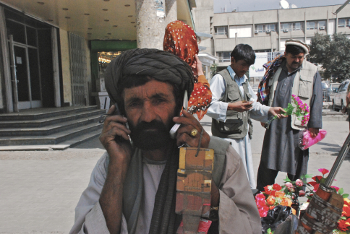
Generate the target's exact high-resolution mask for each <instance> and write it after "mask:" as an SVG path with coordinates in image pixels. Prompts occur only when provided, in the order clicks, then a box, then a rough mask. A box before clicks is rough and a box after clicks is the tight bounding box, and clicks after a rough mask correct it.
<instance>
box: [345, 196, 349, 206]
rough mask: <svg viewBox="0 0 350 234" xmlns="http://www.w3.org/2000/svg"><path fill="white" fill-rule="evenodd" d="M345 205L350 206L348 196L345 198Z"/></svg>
mask: <svg viewBox="0 0 350 234" xmlns="http://www.w3.org/2000/svg"><path fill="white" fill-rule="evenodd" d="M344 206H350V200H349V199H348V198H344Z"/></svg>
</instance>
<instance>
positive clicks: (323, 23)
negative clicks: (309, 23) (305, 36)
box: [318, 21, 326, 29]
mask: <svg viewBox="0 0 350 234" xmlns="http://www.w3.org/2000/svg"><path fill="white" fill-rule="evenodd" d="M318 28H319V29H321V28H323V29H325V28H326V21H318Z"/></svg>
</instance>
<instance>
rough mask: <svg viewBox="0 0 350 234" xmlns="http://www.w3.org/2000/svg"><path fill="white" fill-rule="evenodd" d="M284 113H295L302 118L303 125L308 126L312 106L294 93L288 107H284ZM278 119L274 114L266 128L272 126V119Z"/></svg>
mask: <svg viewBox="0 0 350 234" xmlns="http://www.w3.org/2000/svg"><path fill="white" fill-rule="evenodd" d="M284 111H285V113H284V115H295V116H296V117H297V118H302V119H301V125H302V126H306V125H307V123H308V122H309V120H310V108H309V106H308V105H307V104H306V103H303V102H302V101H301V100H300V98H299V97H298V96H296V95H294V94H292V97H291V103H288V107H287V108H284ZM275 119H277V116H274V117H273V118H272V119H270V120H269V121H268V122H267V123H266V125H265V126H266V128H267V129H268V128H269V127H270V124H271V123H272V121H274V120H275Z"/></svg>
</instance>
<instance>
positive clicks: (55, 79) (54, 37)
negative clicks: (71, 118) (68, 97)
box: [51, 27, 61, 107]
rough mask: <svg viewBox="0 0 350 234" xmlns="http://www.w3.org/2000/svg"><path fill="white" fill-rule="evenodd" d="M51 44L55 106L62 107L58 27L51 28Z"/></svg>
mask: <svg viewBox="0 0 350 234" xmlns="http://www.w3.org/2000/svg"><path fill="white" fill-rule="evenodd" d="M51 46H52V63H53V86H54V89H55V94H54V97H55V107H61V92H60V68H59V59H58V42H57V29H56V28H54V27H52V28H51Z"/></svg>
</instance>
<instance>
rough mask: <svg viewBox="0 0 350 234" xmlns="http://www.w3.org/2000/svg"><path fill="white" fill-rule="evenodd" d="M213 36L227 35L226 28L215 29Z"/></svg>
mask: <svg viewBox="0 0 350 234" xmlns="http://www.w3.org/2000/svg"><path fill="white" fill-rule="evenodd" d="M215 35H227V27H225V26H220V27H215Z"/></svg>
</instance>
